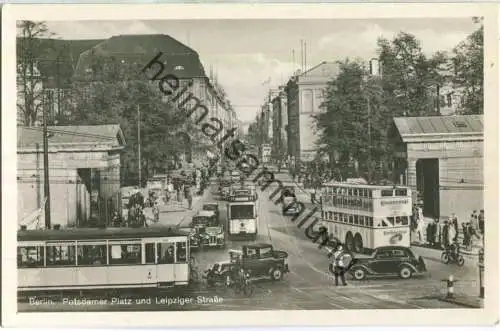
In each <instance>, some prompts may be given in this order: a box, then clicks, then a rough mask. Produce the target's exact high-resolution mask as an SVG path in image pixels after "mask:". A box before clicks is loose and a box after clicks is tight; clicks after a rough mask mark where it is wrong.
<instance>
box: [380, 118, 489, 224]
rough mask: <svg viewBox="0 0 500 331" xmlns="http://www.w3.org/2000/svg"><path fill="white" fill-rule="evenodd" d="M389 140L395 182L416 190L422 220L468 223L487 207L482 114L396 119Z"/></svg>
mask: <svg viewBox="0 0 500 331" xmlns="http://www.w3.org/2000/svg"><path fill="white" fill-rule="evenodd" d="M389 136H390V137H391V141H392V142H393V144H395V146H396V155H395V159H394V180H395V182H399V183H401V184H403V185H408V186H409V187H411V188H412V190H413V193H414V201H417V200H419V201H421V202H422V203H423V211H424V216H426V217H432V218H436V217H447V216H450V214H451V213H455V214H456V215H457V216H458V217H459V219H460V220H461V221H466V220H469V217H470V214H471V213H472V211H473V210H477V211H479V210H481V209H483V198H484V193H483V191H484V181H483V156H484V147H483V143H484V133H483V116H482V115H456V116H434V117H403V118H395V119H394V126H393V127H392V128H391V129H390V131H389Z"/></svg>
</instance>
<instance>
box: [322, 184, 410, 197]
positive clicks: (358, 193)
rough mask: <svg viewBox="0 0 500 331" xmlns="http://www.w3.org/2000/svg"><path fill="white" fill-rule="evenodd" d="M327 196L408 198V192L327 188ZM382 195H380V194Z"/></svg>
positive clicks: (400, 190)
mask: <svg viewBox="0 0 500 331" xmlns="http://www.w3.org/2000/svg"><path fill="white" fill-rule="evenodd" d="M324 192H325V194H326V195H340V196H348V197H363V198H372V197H379V196H380V197H393V196H396V197H406V196H408V190H407V189H405V188H396V189H383V190H379V189H370V188H352V187H339V186H327V187H326V188H325V191H324ZM379 193H380V194H379Z"/></svg>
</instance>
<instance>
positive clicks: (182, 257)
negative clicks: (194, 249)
mask: <svg viewBox="0 0 500 331" xmlns="http://www.w3.org/2000/svg"><path fill="white" fill-rule="evenodd" d="M186 261H187V255H186V243H185V242H178V243H177V262H186Z"/></svg>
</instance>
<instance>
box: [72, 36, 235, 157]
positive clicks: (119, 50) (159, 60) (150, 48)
mask: <svg viewBox="0 0 500 331" xmlns="http://www.w3.org/2000/svg"><path fill="white" fill-rule="evenodd" d="M96 59H99V60H102V59H104V62H101V63H104V66H106V63H107V62H106V60H107V61H109V62H110V65H111V64H113V65H116V64H118V65H119V64H123V65H124V66H126V68H131V67H132V68H137V70H138V71H141V70H142V69H143V68H145V67H146V66H147V65H148V63H150V64H151V66H150V67H149V69H148V70H146V71H145V75H144V77H140V79H150V78H152V77H155V80H156V81H153V82H152V84H155V85H157V84H158V80H160V79H161V78H163V77H165V75H167V74H170V75H173V76H175V77H176V78H177V79H178V80H179V90H182V89H184V88H185V90H184V92H183V95H182V97H180V98H178V99H177V100H176V103H177V105H178V106H182V107H184V109H193V108H194V107H199V108H203V106H204V107H206V108H207V109H208V113H207V114H206V116H205V117H204V119H203V122H202V123H197V124H198V125H199V127H198V130H194V131H195V132H193V130H185V128H182V127H180V128H179V132H178V133H179V134H182V136H183V137H184V138H185V139H184V140H185V143H184V146H185V147H186V148H185V149H186V153H181V155H179V158H180V159H181V161H185V162H187V163H194V164H195V165H199V164H201V163H202V162H203V161H204V160H205V159H206V157H207V154H208V153H212V154H214V153H215V154H217V153H220V152H221V150H219V149H218V148H216V145H215V144H214V142H213V141H211V140H210V139H209V138H208V137H206V136H205V135H203V134H202V131H201V126H202V125H203V123H206V122H208V123H210V124H212V125H213V126H214V127H216V128H218V127H220V126H222V128H221V129H222V130H221V132H220V133H219V135H218V137H217V138H222V136H224V134H225V131H226V129H225V128H227V127H228V126H230V121H231V114H230V112H229V111H228V107H227V104H226V102H225V100H223V97H222V94H221V92H220V91H219V89H218V88H217V87H216V86H215V85H216V84H214V83H213V81H212V80H211V79H210V77H208V76H207V75H206V73H205V70H204V68H203V65H202V63H201V61H200V59H199V55H198V53H197V52H196V51H194V50H193V49H191V48H189V47H188V46H186V45H184V44H182V43H181V42H179V41H177V40H175V39H174V38H172V37H170V36H168V35H160V34H158V35H121V36H115V37H111V38H109V39H107V40H104V41H102V42H100V43H98V44H97V45H95V46H93V47H92V48H90V49H88V50H86V51H85V52H83V53H82V54H81V55H80V58H79V61H78V64H77V69H76V75H75V76H76V77H77V78H79V79H85V77H86V76H88V75H89V74H91V76H92V77H95V74H96V72H95V71H96V70H99V69H100V68H97V69H96V68H95V65H94V63H95V60H96ZM151 61H152V62H151ZM111 62H112V63H111ZM129 70H130V69H129ZM160 71H161V73H160ZM158 73H160V74H158ZM189 83H191V84H189ZM158 93H161V91H159V89H158ZM175 96H176V95H175V94H174V95H170V96H165V99H166V101H172V100H174V98H175ZM197 103H198V104H197ZM200 106H201V107H200ZM203 112H204V111H203V110H197V111H196V114H194V115H193V119H194V120H197V119H199V118H201V117H202V115H203ZM211 118H215V119H217V120H218V121H219V122H218V124H216V123H213V121H212V120H210V119H211ZM194 122H196V121H194Z"/></svg>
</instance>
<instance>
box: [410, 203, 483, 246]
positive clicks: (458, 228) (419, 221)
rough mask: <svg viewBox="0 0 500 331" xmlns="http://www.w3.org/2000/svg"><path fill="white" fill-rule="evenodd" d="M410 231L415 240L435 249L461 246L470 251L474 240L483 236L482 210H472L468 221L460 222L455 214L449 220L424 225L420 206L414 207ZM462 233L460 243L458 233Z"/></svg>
mask: <svg viewBox="0 0 500 331" xmlns="http://www.w3.org/2000/svg"><path fill="white" fill-rule="evenodd" d="M412 231H413V232H414V233H415V236H416V239H417V240H418V241H419V242H420V243H423V244H426V245H428V246H430V247H433V248H436V249H447V248H448V247H449V246H462V247H464V248H465V249H467V250H471V249H472V246H473V245H472V244H473V240H474V239H477V240H479V239H481V238H482V237H483V236H484V210H480V211H479V213H478V212H477V210H474V211H473V212H472V214H471V216H470V219H469V220H468V221H460V220H459V219H458V217H457V215H456V214H455V213H452V214H451V216H450V217H449V219H447V220H444V221H440V219H439V218H436V219H434V220H433V221H432V222H429V223H428V224H426V223H425V220H424V216H423V210H422V206H421V205H417V204H415V205H414V208H413V217H412ZM460 232H462V241H461V242H460V240H459V233H460Z"/></svg>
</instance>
